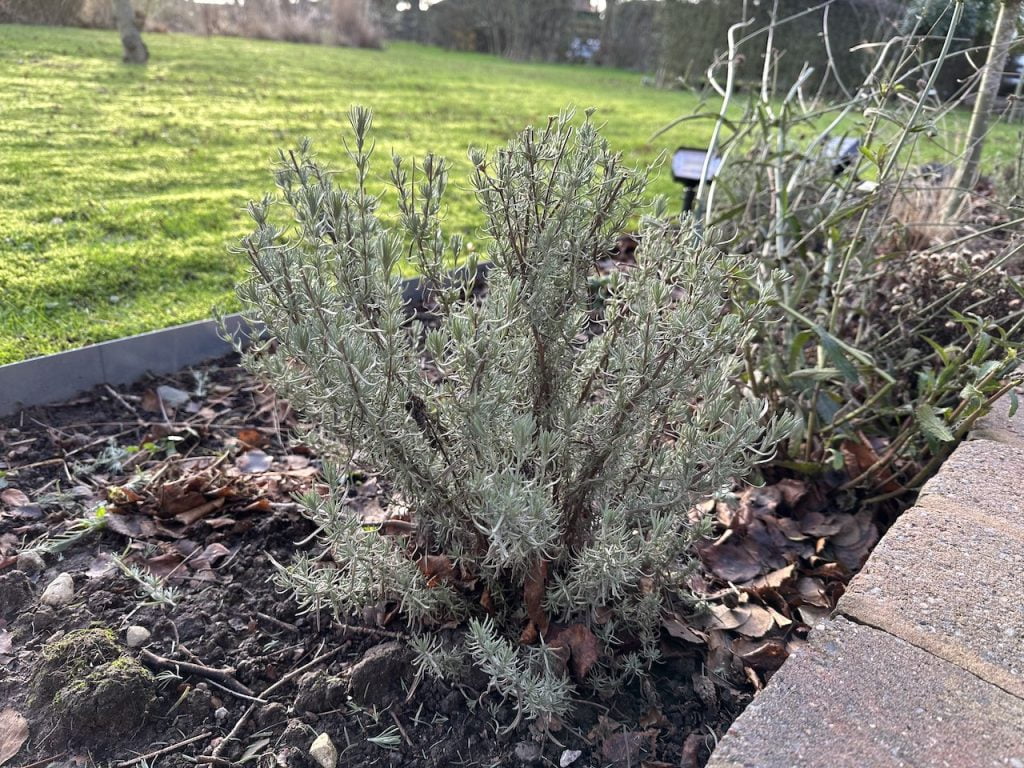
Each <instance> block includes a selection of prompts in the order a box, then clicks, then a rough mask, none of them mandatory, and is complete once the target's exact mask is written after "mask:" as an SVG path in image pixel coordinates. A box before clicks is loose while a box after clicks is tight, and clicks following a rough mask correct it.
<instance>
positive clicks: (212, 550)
mask: <svg viewBox="0 0 1024 768" xmlns="http://www.w3.org/2000/svg"><path fill="white" fill-rule="evenodd" d="M230 554H231V550H230V549H228V548H227V547H225V546H224V545H223V544H221V543H220V542H219V541H215V542H214V543H213V544H208V545H207V546H206V549H204V550H203V551H202V552H200V553H199V554H198V555H196V557H194V558H192V560H190V561H189V565H190V566H191V567H192V568H193V569H195V570H197V571H205V570H207V569H211V568H213V565H214V563H216V562H217V561H218V560H220V559H221V558H222V557H227V556H228V555H230Z"/></svg>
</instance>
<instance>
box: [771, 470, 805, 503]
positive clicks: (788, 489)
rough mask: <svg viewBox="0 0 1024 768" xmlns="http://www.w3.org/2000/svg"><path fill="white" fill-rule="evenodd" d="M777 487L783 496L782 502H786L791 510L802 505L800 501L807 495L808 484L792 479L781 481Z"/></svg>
mask: <svg viewBox="0 0 1024 768" xmlns="http://www.w3.org/2000/svg"><path fill="white" fill-rule="evenodd" d="M775 487H776V488H778V489H779V492H780V493H781V494H782V500H783V501H784V502H786V506H787V507H789V508H790V509H792V508H793V507H795V506H796V505H797V504H798V503H800V500H801V499H803V498H804V496H806V495H807V483H805V482H804V481H803V480H797V479H795V478H792V477H787V478H785V479H783V480H779V482H777V483H776V484H775Z"/></svg>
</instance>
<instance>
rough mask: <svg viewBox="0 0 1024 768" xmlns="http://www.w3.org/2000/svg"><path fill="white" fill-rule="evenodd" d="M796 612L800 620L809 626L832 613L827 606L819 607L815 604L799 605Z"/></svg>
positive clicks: (825, 618)
mask: <svg viewBox="0 0 1024 768" xmlns="http://www.w3.org/2000/svg"><path fill="white" fill-rule="evenodd" d="M796 612H797V614H799V616H800V621H802V622H803V623H804V624H806V625H807V626H809V627H813V626H814V625H815V624H818V623H820V622H822V621H825V620H827V619H828V617H829V616H831V615H832V611H831V610H830V609H828V608H819V607H818V606H816V605H801V606H800V607H799V608H797V609H796Z"/></svg>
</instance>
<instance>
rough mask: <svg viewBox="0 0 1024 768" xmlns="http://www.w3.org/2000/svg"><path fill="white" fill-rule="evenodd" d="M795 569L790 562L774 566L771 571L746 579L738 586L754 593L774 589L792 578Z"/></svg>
mask: <svg viewBox="0 0 1024 768" xmlns="http://www.w3.org/2000/svg"><path fill="white" fill-rule="evenodd" d="M795 570H796V565H794V564H792V563H791V564H790V565H787V566H785V567H784V568H776V569H775V570H774V571H772V572H771V573H766V574H765V575H764V576H761V577H759V578H756V579H754V580H753V581H748V582H747V583H746V584H740V585H739V587H740V589H744V590H746V591H747V592H751V593H753V594H755V595H758V594H761V593H762V592H766V591H768V590H776V589H779V588H780V587H782V585H784V584H785V583H786V582H788V581H789V580H790V579H792V578H793V571H795Z"/></svg>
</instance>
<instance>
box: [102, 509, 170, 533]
mask: <svg viewBox="0 0 1024 768" xmlns="http://www.w3.org/2000/svg"><path fill="white" fill-rule="evenodd" d="M106 519H107V528H109V529H110V530H112V531H113V532H114V533H119V534H121V535H122V536H127V537H128V538H129V539H149V538H152V537H154V536H156V535H157V530H158V529H157V527H156V523H154V522H153V520H152V519H151V518H149V517H146V516H144V515H124V514H121V513H119V512H108V513H107V518H106Z"/></svg>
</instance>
